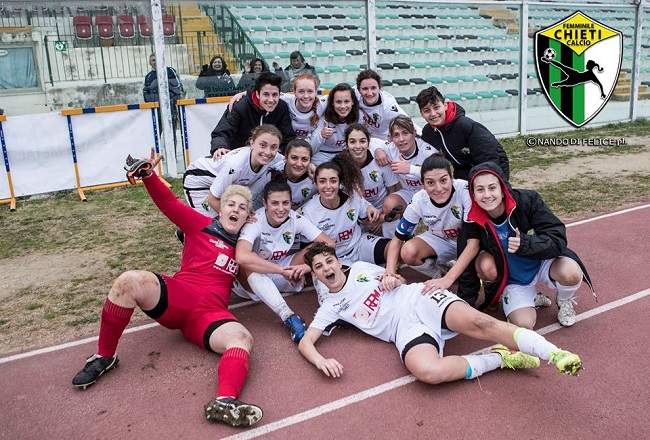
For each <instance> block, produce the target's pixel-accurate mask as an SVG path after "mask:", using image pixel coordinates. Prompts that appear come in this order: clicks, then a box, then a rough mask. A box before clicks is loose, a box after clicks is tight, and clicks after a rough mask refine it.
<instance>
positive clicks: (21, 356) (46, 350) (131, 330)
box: [0, 204, 650, 364]
mask: <svg viewBox="0 0 650 440" xmlns="http://www.w3.org/2000/svg"><path fill="white" fill-rule="evenodd" d="M645 208H650V204H648V205H642V206H636V207H634V208H629V209H623V210H621V211H616V212H612V213H610V214H604V215H600V216H598V217H593V218H590V219H586V220H581V221H578V222H574V223H569V224H567V225H566V226H567V227H571V226H579V225H582V224H585V223H590V222H594V221H596V220H602V219H605V218H609V217H614V216H617V215H621V214H627V213H628V212H632V211H637V210H639V209H645ZM288 295H293V294H288ZM283 296H286V295H283ZM253 304H256V302H255V301H246V302H242V303H239V304H234V305H232V306H230V307H229V309H230V310H235V309H239V308H241V307H247V306H250V305H253ZM158 325H159V324H158V323H155V322H154V323H150V324H143V325H139V326H135V327H130V328H128V329H126V330H125V331H124V333H135V332H138V331H141V330H147V329H150V328H154V327H156V326H158ZM98 339H99V336H93V337H90V338H85V339H80V340H78V341H71V342H66V343H64V344H59V345H53V346H51V347H45V348H40V349H38V350H32V351H26V352H24V353H19V354H14V355H11V356H7V357H3V358H0V364H4V363H6V362H12V361H17V360H19V359H25V358H28V357H32V356H38V355H39V354H45V353H51V352H53V351H58V350H64V349H66V348H70V347H76V346H77V345H83V344H86V343H89V342H95V341H97V340H98Z"/></svg>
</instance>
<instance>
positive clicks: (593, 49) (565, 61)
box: [535, 12, 623, 127]
mask: <svg viewBox="0 0 650 440" xmlns="http://www.w3.org/2000/svg"><path fill="white" fill-rule="evenodd" d="M622 58H623V35H622V34H621V32H619V31H617V30H616V29H612V28H611V27H609V26H606V25H604V24H602V23H599V22H598V21H596V20H593V19H592V18H590V17H588V16H587V15H585V14H583V13H582V12H576V13H575V14H573V15H571V16H569V17H567V18H565V19H564V20H562V21H559V22H558V23H556V24H554V25H553V26H550V27H548V28H546V29H542V30H541V31H539V32H537V33H536V34H535V65H536V66H537V76H538V77H539V80H540V83H541V85H542V88H543V89H544V92H545V93H546V97H547V98H548V100H549V102H550V103H551V105H552V106H553V107H554V108H555V110H556V111H557V112H558V113H559V114H560V115H561V116H562V117H563V118H564V119H566V120H567V121H568V122H569V123H571V124H573V125H574V126H576V127H582V126H583V125H585V124H586V123H587V122H589V121H591V120H592V119H593V118H594V117H595V116H596V115H597V114H598V113H599V112H600V111H601V110H602V109H603V108H604V107H605V104H606V103H607V101H608V100H609V98H610V97H611V95H612V92H613V91H614V88H615V87H616V83H617V82H618V76H619V74H620V72H621V61H622Z"/></svg>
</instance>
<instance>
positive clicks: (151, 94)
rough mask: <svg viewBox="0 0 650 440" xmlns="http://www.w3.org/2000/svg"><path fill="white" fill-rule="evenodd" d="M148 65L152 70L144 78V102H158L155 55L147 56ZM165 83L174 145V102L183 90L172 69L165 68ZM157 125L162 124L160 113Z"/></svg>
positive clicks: (175, 108) (175, 117) (175, 121)
mask: <svg viewBox="0 0 650 440" xmlns="http://www.w3.org/2000/svg"><path fill="white" fill-rule="evenodd" d="M149 65H150V66H151V69H152V70H151V71H150V72H149V73H147V75H146V76H145V77H144V87H143V89H142V94H143V96H144V102H159V101H160V99H159V95H158V76H157V75H158V74H157V71H156V54H155V53H152V54H151V55H149ZM167 81H168V88H169V102H170V106H171V112H172V131H173V132H174V145H176V126H177V125H178V124H177V122H178V108H177V107H176V101H178V100H179V99H180V98H181V96H183V94H184V93H185V89H183V83H181V78H180V77H179V76H178V73H177V72H176V70H175V69H174V68H173V67H169V66H167ZM158 124H162V119H161V116H160V111H159V112H158Z"/></svg>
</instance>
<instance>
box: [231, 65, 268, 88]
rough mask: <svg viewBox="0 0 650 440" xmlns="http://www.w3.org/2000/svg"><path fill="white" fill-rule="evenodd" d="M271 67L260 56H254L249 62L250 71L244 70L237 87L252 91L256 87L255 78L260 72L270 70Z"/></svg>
mask: <svg viewBox="0 0 650 440" xmlns="http://www.w3.org/2000/svg"><path fill="white" fill-rule="evenodd" d="M268 71H269V68H268V66H267V65H266V63H265V62H264V61H262V60H261V59H260V58H253V59H252V60H251V61H250V63H249V64H248V71H247V72H244V73H243V74H242V76H241V78H239V83H238V84H237V88H238V89H239V90H243V91H246V92H252V91H253V89H254V88H255V80H256V79H257V77H258V76H260V73H262V72H268Z"/></svg>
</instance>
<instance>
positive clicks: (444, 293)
mask: <svg viewBox="0 0 650 440" xmlns="http://www.w3.org/2000/svg"><path fill="white" fill-rule="evenodd" d="M418 295H419V293H418ZM455 301H463V300H462V299H460V298H459V297H457V296H456V295H454V294H453V293H452V292H450V291H448V290H436V291H435V292H433V293H430V294H427V295H419V298H418V299H416V303H415V306H411V307H410V308H409V311H408V312H407V313H405V314H404V315H402V316H400V318H399V322H398V323H397V332H396V334H395V347H397V350H398V351H399V353H400V356H402V355H403V352H404V348H406V346H407V344H408V343H409V342H411V341H413V340H414V339H416V338H418V337H420V336H422V334H425V333H426V334H427V335H429V336H431V337H432V338H433V339H434V340H435V341H436V343H437V344H438V354H439V355H440V357H442V354H443V348H444V346H445V341H446V340H447V339H451V338H453V337H454V336H456V335H457V334H458V333H456V332H452V331H451V330H447V329H443V328H442V319H443V317H444V315H445V310H447V307H449V304H451V303H453V302H455Z"/></svg>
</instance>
